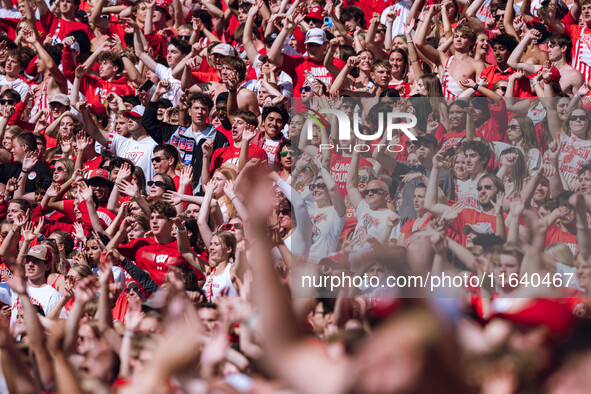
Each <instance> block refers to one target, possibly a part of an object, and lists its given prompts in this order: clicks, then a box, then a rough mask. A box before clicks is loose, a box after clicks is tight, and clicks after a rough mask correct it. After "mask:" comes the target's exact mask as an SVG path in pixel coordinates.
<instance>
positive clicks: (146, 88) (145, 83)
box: [139, 79, 154, 92]
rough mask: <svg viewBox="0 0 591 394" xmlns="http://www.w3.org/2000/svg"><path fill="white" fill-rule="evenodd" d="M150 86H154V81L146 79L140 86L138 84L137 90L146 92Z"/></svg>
mask: <svg viewBox="0 0 591 394" xmlns="http://www.w3.org/2000/svg"><path fill="white" fill-rule="evenodd" d="M152 86H154V82H152V81H151V80H150V79H148V80H147V81H146V82H144V84H143V85H142V86H140V89H139V90H140V92H147V91H148V90H150V89H152Z"/></svg>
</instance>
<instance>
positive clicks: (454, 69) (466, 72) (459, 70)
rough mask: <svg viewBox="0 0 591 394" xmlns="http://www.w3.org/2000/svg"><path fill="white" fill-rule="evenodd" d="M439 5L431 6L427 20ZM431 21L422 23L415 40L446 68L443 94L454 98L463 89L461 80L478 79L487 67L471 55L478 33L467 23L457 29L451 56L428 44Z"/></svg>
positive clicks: (425, 52) (433, 60)
mask: <svg viewBox="0 0 591 394" xmlns="http://www.w3.org/2000/svg"><path fill="white" fill-rule="evenodd" d="M436 8H437V6H436V5H434V6H430V7H429V8H428V11H427V15H426V16H425V20H426V21H431V19H432V18H433V16H434V13H435V11H436ZM429 25H430V23H427V22H423V23H421V24H420V26H419V28H418V29H417V32H416V34H415V37H414V40H415V45H416V46H417V49H419V50H420V51H421V53H423V55H425V56H426V57H427V59H429V60H430V61H431V62H433V63H434V64H435V65H436V66H441V67H443V68H444V72H443V79H442V85H443V94H444V97H445V98H447V99H454V98H456V97H458V96H459V95H460V94H461V93H462V91H463V90H464V89H463V88H462V85H461V84H460V81H463V80H465V79H467V78H469V79H472V80H474V81H476V80H478V77H479V76H480V73H481V72H482V70H484V68H485V64H484V63H483V62H481V61H479V60H475V59H474V58H472V57H471V56H470V51H471V50H472V47H473V46H474V43H475V41H476V35H475V34H474V31H473V30H472V28H470V27H469V26H467V25H462V26H460V27H458V28H457V29H455V31H454V33H453V47H454V50H455V53H454V55H452V56H449V55H448V54H447V53H445V52H439V51H437V49H435V48H433V47H432V46H431V45H429V44H427V42H426V38H427V30H428V28H429Z"/></svg>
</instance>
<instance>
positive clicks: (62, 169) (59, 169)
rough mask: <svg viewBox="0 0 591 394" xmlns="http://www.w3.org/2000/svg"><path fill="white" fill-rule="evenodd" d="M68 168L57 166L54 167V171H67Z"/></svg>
mask: <svg viewBox="0 0 591 394" xmlns="http://www.w3.org/2000/svg"><path fill="white" fill-rule="evenodd" d="M65 171H66V169H65V168H64V167H55V168H54V169H53V172H65Z"/></svg>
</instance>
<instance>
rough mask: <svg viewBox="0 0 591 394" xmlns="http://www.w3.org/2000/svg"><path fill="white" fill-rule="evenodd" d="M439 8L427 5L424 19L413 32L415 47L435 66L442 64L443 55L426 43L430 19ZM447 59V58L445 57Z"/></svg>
mask: <svg viewBox="0 0 591 394" xmlns="http://www.w3.org/2000/svg"><path fill="white" fill-rule="evenodd" d="M437 8H440V6H438V5H432V6H428V11H427V14H426V15H425V20H424V21H423V22H421V23H419V26H418V28H417V31H416V33H415V38H414V44H415V45H416V47H417V49H418V50H419V51H420V52H421V53H422V54H423V56H425V57H426V58H427V59H428V60H429V61H431V62H433V63H434V64H435V65H436V66H438V65H441V64H443V59H442V57H443V56H445V55H443V54H440V53H439V52H438V51H437V49H435V48H433V47H432V46H431V45H429V44H427V41H426V40H427V34H428V30H429V27H430V25H431V19H432V18H433V15H434V13H435V10H436V9H437ZM446 60H447V59H446Z"/></svg>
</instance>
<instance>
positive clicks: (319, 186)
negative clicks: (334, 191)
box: [308, 183, 326, 191]
mask: <svg viewBox="0 0 591 394" xmlns="http://www.w3.org/2000/svg"><path fill="white" fill-rule="evenodd" d="M308 187H309V188H310V190H312V191H314V189H326V183H313V184H311V185H310V186H308Z"/></svg>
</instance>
